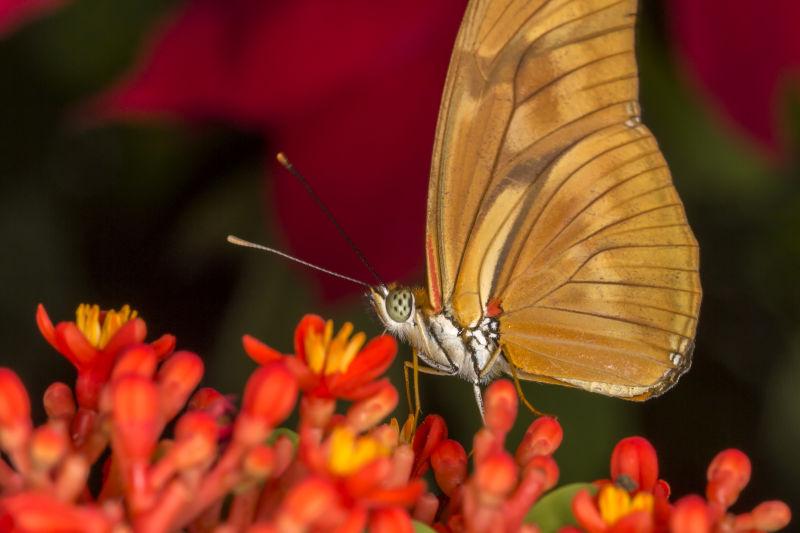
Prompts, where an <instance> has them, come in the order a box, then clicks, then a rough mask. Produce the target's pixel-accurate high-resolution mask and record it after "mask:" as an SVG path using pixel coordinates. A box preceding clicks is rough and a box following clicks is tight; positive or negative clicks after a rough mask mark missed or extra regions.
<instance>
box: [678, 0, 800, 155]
mask: <svg viewBox="0 0 800 533" xmlns="http://www.w3.org/2000/svg"><path fill="white" fill-rule="evenodd" d="M668 12H669V14H670V15H671V17H670V18H671V26H672V30H673V32H674V33H675V38H674V39H673V40H674V41H675V42H676V43H677V46H678V49H679V51H680V52H681V56H682V60H683V61H684V63H685V64H686V66H687V68H688V70H689V71H690V72H691V74H692V75H693V76H694V77H695V78H696V79H697V80H698V81H699V82H700V85H701V86H702V88H703V89H704V90H705V91H706V92H707V93H708V94H709V95H710V96H711V97H712V98H713V99H714V100H715V101H716V104H717V105H718V106H719V107H720V108H721V109H722V110H723V111H724V112H725V113H726V114H727V115H728V116H729V117H730V118H731V119H732V120H733V122H735V123H736V124H737V125H738V126H739V127H740V128H742V129H743V130H745V131H747V132H748V133H749V134H750V135H752V136H753V137H754V138H755V139H757V140H758V141H759V142H760V143H761V144H762V145H763V146H765V147H767V148H769V149H770V150H771V151H772V152H773V153H774V152H777V151H778V150H779V148H780V135H779V133H778V127H779V124H778V123H777V119H778V117H779V116H780V105H781V104H782V101H781V96H782V94H781V93H782V91H784V90H786V89H787V88H788V85H787V83H788V82H790V81H791V77H792V76H795V79H796V76H797V73H798V71H800V38H798V33H797V21H798V20H800V3H798V2H797V1H796V0H774V1H772V2H752V1H748V0H703V1H702V2H698V1H697V0H674V1H673V2H670V3H669V4H668Z"/></svg>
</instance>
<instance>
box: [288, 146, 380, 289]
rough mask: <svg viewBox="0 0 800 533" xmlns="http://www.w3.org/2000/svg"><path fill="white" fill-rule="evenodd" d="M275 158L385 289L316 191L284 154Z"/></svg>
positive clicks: (376, 274)
mask: <svg viewBox="0 0 800 533" xmlns="http://www.w3.org/2000/svg"><path fill="white" fill-rule="evenodd" d="M275 158H276V159H277V160H278V163H280V164H281V165H282V166H283V168H285V169H286V170H288V171H289V172H290V173H291V174H292V176H294V177H295V178H297V181H299V182H300V184H301V185H302V186H303V187H304V188H305V190H306V192H307V193H308V195H309V196H310V197H311V198H312V199H313V200H314V201H315V202H316V203H317V206H318V207H319V208H320V209H321V210H322V212H323V213H325V216H326V217H328V220H330V221H331V223H332V224H333V226H334V227H335V228H336V231H338V232H339V235H341V236H342V238H343V239H344V240H345V242H347V244H348V246H350V248H351V249H352V250H353V252H355V254H356V256H358V259H359V260H360V261H361V263H362V264H363V265H364V266H365V267H367V270H369V272H370V274H372V277H373V278H375V279H376V280H377V281H378V285H380V286H381V287H386V283H384V281H383V278H381V277H380V276H379V275H378V273H377V272H376V271H375V269H374V268H372V265H371V264H370V263H369V261H367V258H366V257H365V256H364V254H363V253H362V252H361V249H360V248H359V247H358V246H356V243H354V242H353V240H352V239H351V238H350V236H349V235H348V234H347V232H345V231H344V228H342V226H341V225H340V224H339V222H337V220H336V217H334V216H333V213H332V212H331V210H330V209H328V206H327V205H325V203H324V202H323V201H322V198H320V197H319V195H318V194H317V193H316V191H314V188H313V187H311V184H310V183H309V182H308V180H307V179H306V178H305V176H303V175H302V174H301V173H300V171H299V170H297V169H296V168H295V167H294V165H293V164H292V163H291V162H290V161H289V159H288V158H287V157H286V154H284V153H283V152H278V155H277V156H275ZM292 259H293V258H292Z"/></svg>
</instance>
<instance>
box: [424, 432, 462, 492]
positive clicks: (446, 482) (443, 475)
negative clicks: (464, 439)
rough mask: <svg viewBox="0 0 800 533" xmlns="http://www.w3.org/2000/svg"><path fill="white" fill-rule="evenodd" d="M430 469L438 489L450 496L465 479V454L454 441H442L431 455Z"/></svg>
mask: <svg viewBox="0 0 800 533" xmlns="http://www.w3.org/2000/svg"><path fill="white" fill-rule="evenodd" d="M431 467H433V476H434V477H435V478H436V483H437V484H438V485H439V488H441V489H442V492H444V493H445V494H447V495H448V496H452V495H453V492H454V491H455V490H456V489H457V488H458V487H460V486H461V485H462V484H463V483H464V480H465V479H466V478H467V452H466V451H464V447H463V446H461V444H459V443H458V442H456V441H454V440H445V441H442V442H441V443H440V444H439V445H438V446H437V447H436V449H435V450H434V451H433V454H432V455H431Z"/></svg>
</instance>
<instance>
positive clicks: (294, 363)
mask: <svg viewBox="0 0 800 533" xmlns="http://www.w3.org/2000/svg"><path fill="white" fill-rule="evenodd" d="M352 333H353V325H352V324H350V323H349V322H346V323H345V325H344V326H342V328H341V329H340V330H339V332H338V333H337V334H336V335H335V336H334V334H333V322H332V321H330V320H328V321H327V322H326V321H324V320H323V319H322V318H321V317H319V316H317V315H306V316H304V317H303V318H302V320H300V323H299V324H298V326H297V329H296V330H295V334H294V350H295V353H294V356H291V355H290V356H284V355H282V354H281V353H280V352H278V351H276V350H273V349H272V348H270V347H269V346H267V345H265V344H264V343H262V342H261V341H259V340H258V339H255V338H254V337H251V336H250V335H245V336H244V337H243V339H242V341H243V344H244V349H245V351H246V352H247V354H248V355H249V356H250V357H251V358H252V359H253V360H254V361H255V362H257V363H259V364H262V365H263V364H266V363H268V362H271V361H275V360H278V359H282V358H285V359H286V363H287V365H288V366H289V368H290V369H291V370H292V372H294V373H295V375H296V376H297V379H298V381H299V383H300V389H301V390H302V391H303V392H304V393H305V394H306V395H308V396H312V397H319V398H326V399H335V398H343V399H346V400H361V399H364V398H366V397H368V396H372V395H373V394H375V393H376V392H378V391H379V390H380V389H381V388H382V387H383V381H384V380H378V381H376V378H377V377H379V376H380V375H381V374H383V373H384V372H385V371H386V369H387V368H389V365H391V364H392V360H393V359H394V357H395V355H396V354H397V342H396V341H395V340H394V338H393V337H391V336H390V335H381V336H379V337H376V338H374V339H372V340H371V341H369V342H367V343H366V346H365V345H364V343H365V341H366V336H365V335H364V334H363V333H357V334H355V335H352V337H351V334H352Z"/></svg>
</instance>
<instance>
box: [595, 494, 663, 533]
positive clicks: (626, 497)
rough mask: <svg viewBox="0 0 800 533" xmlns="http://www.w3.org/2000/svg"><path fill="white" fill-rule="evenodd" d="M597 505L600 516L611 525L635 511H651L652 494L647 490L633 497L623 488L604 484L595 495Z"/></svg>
mask: <svg viewBox="0 0 800 533" xmlns="http://www.w3.org/2000/svg"><path fill="white" fill-rule="evenodd" d="M597 506H598V507H600V516H602V517H603V521H605V523H606V524H609V525H612V524H615V523H616V522H617V520H619V519H620V518H623V517H625V516H627V515H629V514H631V513H634V512H636V511H647V512H648V513H652V512H653V495H652V494H650V493H648V492H639V493H637V494H636V495H635V496H634V497H633V498H631V495H630V494H629V493H628V491H626V490H625V489H622V488H620V487H617V486H616V485H610V484H609V485H606V486H605V487H603V488H602V489H600V494H598V495H597Z"/></svg>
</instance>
